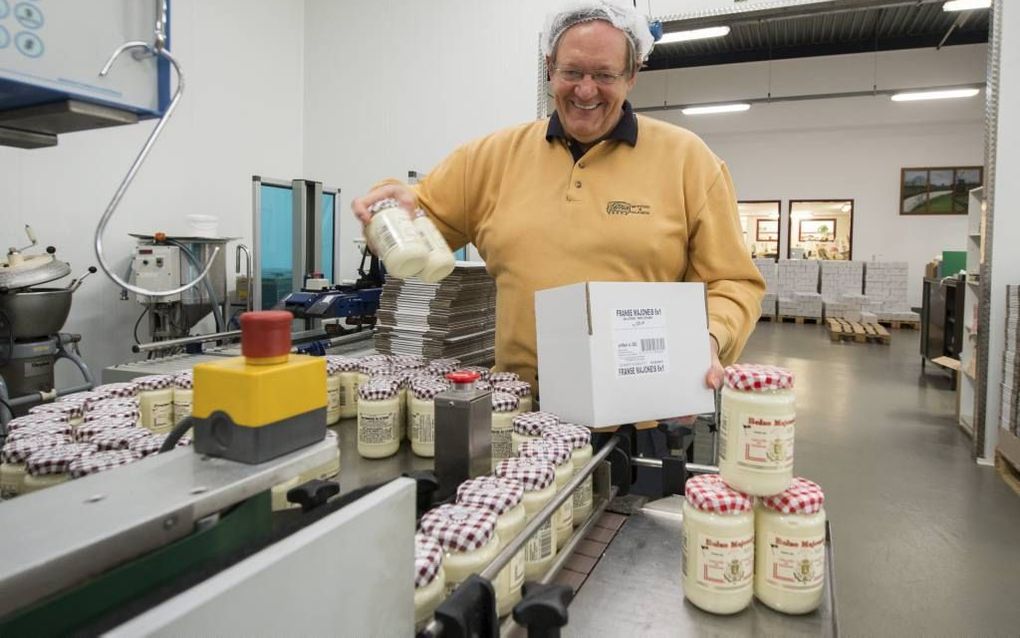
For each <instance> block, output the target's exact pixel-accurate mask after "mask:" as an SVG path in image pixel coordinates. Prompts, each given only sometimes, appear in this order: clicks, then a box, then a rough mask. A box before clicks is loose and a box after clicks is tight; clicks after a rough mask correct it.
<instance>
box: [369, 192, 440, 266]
mask: <svg viewBox="0 0 1020 638" xmlns="http://www.w3.org/2000/svg"><path fill="white" fill-rule="evenodd" d="M368 210H369V212H370V213H371V214H372V219H371V220H369V222H368V224H367V225H366V226H365V236H366V237H367V238H368V242H369V245H370V246H371V247H372V250H373V252H375V253H376V254H377V255H378V256H379V259H381V260H382V262H383V264H384V265H385V266H386V272H388V273H389V274H391V275H393V276H394V277H398V278H400V279H406V278H408V277H414V276H415V275H417V274H418V273H420V272H421V271H422V269H423V268H424V267H425V264H426V261H427V260H428V254H429V248H428V246H427V245H426V244H425V240H424V239H423V238H422V236H421V233H420V232H418V229H417V228H415V225H414V222H413V221H412V220H411V215H410V214H409V213H408V211H406V210H404V209H403V208H401V206H400V203H399V202H397V200H395V199H392V198H389V199H383V200H380V201H378V202H376V203H374V204H372V206H371V207H369V209H368Z"/></svg>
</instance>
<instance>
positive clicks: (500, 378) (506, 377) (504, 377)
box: [489, 371, 521, 383]
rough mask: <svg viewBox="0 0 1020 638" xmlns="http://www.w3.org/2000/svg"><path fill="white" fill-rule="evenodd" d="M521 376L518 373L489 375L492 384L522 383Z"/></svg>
mask: <svg viewBox="0 0 1020 638" xmlns="http://www.w3.org/2000/svg"><path fill="white" fill-rule="evenodd" d="M520 380H521V375H519V374H517V373H516V372H509V371H502V372H493V373H491V374H490V375H489V381H491V382H492V383H503V382H505V381H520Z"/></svg>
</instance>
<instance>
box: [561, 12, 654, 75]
mask: <svg viewBox="0 0 1020 638" xmlns="http://www.w3.org/2000/svg"><path fill="white" fill-rule="evenodd" d="M593 20H605V21H606V22H608V23H610V24H612V25H613V26H614V27H616V28H617V29H619V30H620V31H623V32H624V33H625V34H626V35H627V37H628V38H630V41H631V44H633V45H634V51H635V52H636V53H637V58H638V60H639V61H641V62H644V61H645V60H647V59H648V55H649V54H650V53H651V52H652V46H653V45H654V44H655V41H654V40H653V39H652V33H651V31H649V30H648V19H647V18H645V16H643V15H641V14H640V13H638V12H637V9H635V8H633V7H631V6H629V5H619V4H613V3H612V2H609V1H608V0H588V1H587V2H573V3H571V4H568V5H566V6H565V7H564V8H563V9H562V10H560V11H558V12H556V13H552V14H549V15H548V16H547V17H546V19H545V27H544V28H543V29H542V52H543V53H544V54H545V55H546V57H549V56H552V53H553V50H554V49H555V48H556V42H557V41H558V40H559V39H560V36H561V35H563V32H564V31H566V30H567V29H569V28H570V27H572V26H574V25H575V24H580V23H582V22H591V21H593Z"/></svg>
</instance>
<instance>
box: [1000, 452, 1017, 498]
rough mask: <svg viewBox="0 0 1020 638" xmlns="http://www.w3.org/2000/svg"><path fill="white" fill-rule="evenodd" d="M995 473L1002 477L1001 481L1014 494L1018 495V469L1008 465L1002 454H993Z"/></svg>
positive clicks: (1008, 462)
mask: <svg viewBox="0 0 1020 638" xmlns="http://www.w3.org/2000/svg"><path fill="white" fill-rule="evenodd" d="M995 471H996V472H998V473H999V476H1001V477H1002V481H1003V482H1004V483H1005V484H1006V485H1008V486H1009V487H1010V489H1012V490H1013V491H1014V492H1016V493H1017V494H1020V469H1018V468H1017V467H1016V466H1015V465H1013V464H1012V463H1010V461H1009V459H1007V458H1006V457H1005V456H1004V455H1003V454H1002V452H999V451H996V453H995Z"/></svg>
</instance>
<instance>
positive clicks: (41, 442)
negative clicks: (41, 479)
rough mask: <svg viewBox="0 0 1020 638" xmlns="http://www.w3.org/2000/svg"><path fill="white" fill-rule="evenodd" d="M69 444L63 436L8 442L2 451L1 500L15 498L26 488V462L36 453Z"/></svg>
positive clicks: (0, 455)
mask: <svg viewBox="0 0 1020 638" xmlns="http://www.w3.org/2000/svg"><path fill="white" fill-rule="evenodd" d="M66 442H67V439H65V438H64V437H62V436H55V435H40V436H33V437H30V438H27V439H21V440H20V441H13V442H8V443H6V444H5V445H4V447H3V450H2V451H0V461H2V462H0V499H4V500H6V499H9V498H14V497H15V496H17V495H18V494H21V492H22V491H23V490H24V487H25V462H26V461H27V460H28V457H29V456H31V455H32V454H33V453H34V452H37V451H39V450H42V449H44V448H48V447H55V446H57V445H62V444H64V443H66Z"/></svg>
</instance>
